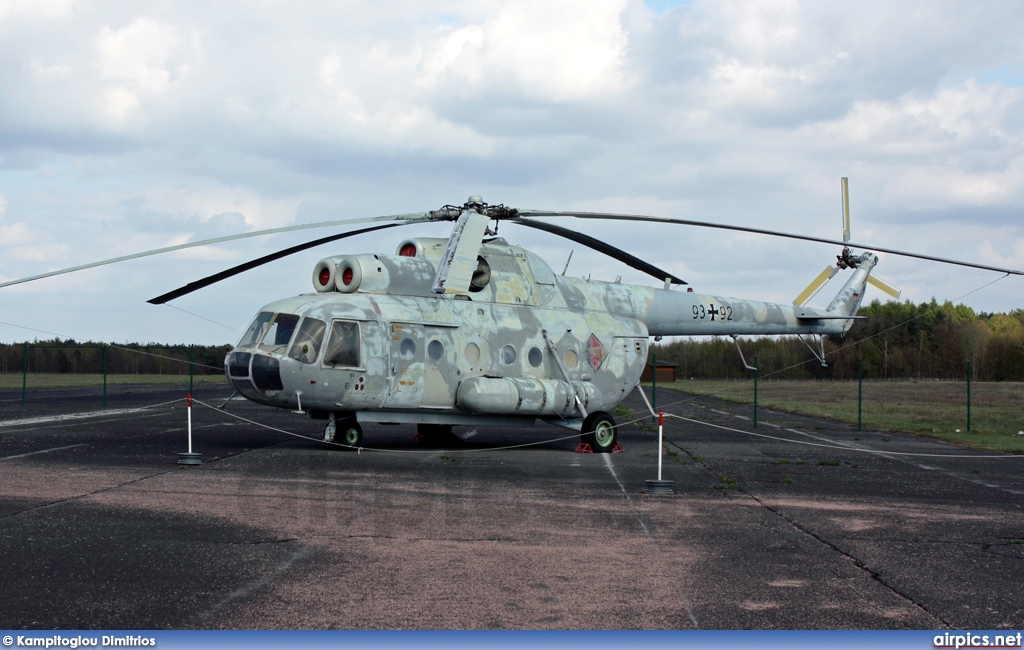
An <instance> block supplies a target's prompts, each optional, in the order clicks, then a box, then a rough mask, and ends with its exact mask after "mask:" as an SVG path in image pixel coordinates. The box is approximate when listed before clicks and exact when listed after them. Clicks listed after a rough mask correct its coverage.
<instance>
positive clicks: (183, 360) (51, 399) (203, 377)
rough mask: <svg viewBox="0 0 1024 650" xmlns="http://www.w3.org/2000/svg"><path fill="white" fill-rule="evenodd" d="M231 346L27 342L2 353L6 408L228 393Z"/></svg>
mask: <svg viewBox="0 0 1024 650" xmlns="http://www.w3.org/2000/svg"><path fill="white" fill-rule="evenodd" d="M228 347H229V346H223V347H220V348H217V347H208V346H182V345H179V346H164V345H124V346H122V345H108V344H95V343H85V344H80V343H22V344H15V345H4V346H3V347H2V349H0V357H2V358H0V363H2V372H0V404H2V405H4V406H12V405H21V406H31V405H40V404H58V403H59V404H60V405H61V406H69V405H75V406H79V407H81V408H86V409H88V408H104V407H111V406H119V405H125V404H128V403H132V404H134V403H137V402H139V399H140V398H144V397H145V396H146V395H147V394H152V393H164V394H168V393H170V394H173V393H178V392H180V395H181V397H184V396H185V395H186V394H194V395H195V394H200V395H201V394H207V393H208V394H214V393H218V394H219V393H222V392H223V391H224V390H225V389H226V388H227V387H228V384H227V381H226V380H225V377H224V366H223V362H224V354H225V353H226V352H227V350H228Z"/></svg>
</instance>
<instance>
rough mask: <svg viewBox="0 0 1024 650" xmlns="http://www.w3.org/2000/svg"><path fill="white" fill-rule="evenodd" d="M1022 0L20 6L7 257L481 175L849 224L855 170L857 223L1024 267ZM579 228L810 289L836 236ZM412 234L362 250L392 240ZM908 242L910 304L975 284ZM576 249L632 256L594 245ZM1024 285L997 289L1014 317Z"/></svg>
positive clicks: (703, 212) (135, 241)
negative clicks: (846, 191)
mask: <svg viewBox="0 0 1024 650" xmlns="http://www.w3.org/2000/svg"><path fill="white" fill-rule="evenodd" d="M1022 19H1024V10H1022V9H1021V8H1019V7H1017V6H1015V5H1013V4H1012V3H1000V2H977V3H969V4H966V5H965V4H963V3H957V2H951V1H950V2H930V3H920V4H915V5H911V6H907V5H905V4H904V5H901V4H893V3H889V2H882V1H881V0H879V1H873V0H870V1H869V2H867V4H863V5H860V6H858V10H857V11H855V12H851V11H849V10H848V8H847V7H843V6H841V5H836V4H833V3H807V2H798V1H796V0H792V1H788V0H787V1H778V2H757V3H749V2H738V1H732V0H720V1H714V2H706V1H701V0H696V1H695V2H693V3H691V4H688V5H684V6H678V7H674V8H672V9H669V10H665V11H663V12H661V13H659V14H655V13H654V12H653V11H651V10H649V9H647V8H646V7H645V6H644V5H643V3H641V2H640V1H639V0H600V1H597V2H593V3H588V4H587V5H586V6H581V5H580V4H579V3H576V2H569V1H568V0H558V1H556V2H541V1H540V0H527V1H526V2H506V1H504V0H487V1H476V0H474V1H472V2H470V1H469V0H452V1H451V2H446V3H445V4H444V5H424V4H423V3H420V2H411V1H409V0H398V1H397V2H393V3H391V2H389V3H375V2H364V1H362V0H353V1H352V2H348V3H345V4H343V5H338V4H335V5H327V6H325V5H322V4H319V3H303V2H300V3H298V4H295V3H279V2H268V3H258V4H254V5H249V6H247V7H246V8H245V10H244V11H240V10H239V9H238V7H237V6H235V5H232V4H230V3H222V2H212V3H207V4H203V5H176V4H173V3H171V4H159V3H158V4H141V5H112V4H103V3H101V4H73V3H71V2H49V3H43V2H31V3H24V2H11V1H10V0H8V1H7V2H3V1H2V0H0V36H2V38H0V114H2V115H4V119H3V120H2V121H0V188H2V190H3V196H4V197H6V199H9V203H10V205H8V206H7V207H6V208H5V210H0V219H2V220H0V227H2V228H4V231H3V232H0V237H2V239H0V274H3V275H4V276H6V277H14V276H20V275H28V274H31V273H34V272H37V271H39V270H44V269H43V268H40V267H45V268H51V267H53V266H57V265H60V264H62V263H63V262H64V261H67V263H68V264H72V263H79V262H85V261H90V260H92V259H95V258H98V257H104V256H106V255H107V254H108V253H109V254H114V252H117V253H120V252H130V251H131V250H133V249H138V248H151V247H157V246H162V245H166V244H167V243H170V242H174V241H184V240H186V239H197V238H205V237H208V236H216V235H220V234H227V232H229V231H231V230H233V229H240V230H251V229H256V228H267V227H274V226H279V225H285V224H288V223H292V222H294V221H295V220H308V221H313V220H326V219H334V218H345V217H349V216H368V215H373V214H395V213H400V212H407V211H413V210H427V209H432V208H437V207H440V205H443V204H444V203H456V202H461V201H462V200H464V199H465V197H466V196H467V195H469V194H476V193H482V194H483V195H484V196H485V198H487V199H488V200H492V201H495V202H504V203H506V204H512V205H515V206H522V207H552V208H582V209H591V210H616V211H619V210H621V211H627V212H640V213H650V214H664V215H668V216H678V217H683V218H696V219H705V220H710V221H717V222H725V223H737V224H743V225H753V226H758V227H765V228H770V229H776V230H786V231H798V232H809V233H810V234H815V235H820V236H827V237H835V236H837V235H838V224H839V202H838V179H839V177H840V176H850V177H851V185H852V188H853V197H852V200H853V204H854V206H853V208H854V218H855V233H856V236H857V237H858V238H862V239H863V238H868V237H871V238H874V237H878V238H880V239H879V240H877V243H878V244H879V245H885V246H891V247H896V248H900V247H907V248H913V249H915V250H919V249H925V250H926V252H930V253H933V254H938V255H944V256H948V257H954V258H955V257H972V258H973V256H978V257H979V258H980V257H987V256H992V258H993V259H996V258H998V259H1000V260H1005V262H1004V263H1007V264H1009V263H1011V262H1013V260H1014V259H1019V256H1020V244H1019V242H1021V241H1022V240H1024V233H1022V230H1021V228H1022V226H1021V225H1020V223H1019V218H1018V217H1017V215H1019V214H1020V212H1021V209H1022V208H1024V187H1022V185H1024V182H1022V181H1021V180H1020V179H1024V151H1022V142H1021V139H1022V136H1021V134H1022V133H1024V96H1022V93H1024V89H1021V88H1017V87H1012V84H1009V85H1008V84H1006V83H1004V82H1003V81H1001V80H1000V79H1001V78H1000V79H996V78H993V77H992V75H991V71H993V70H1004V71H1017V72H1018V73H1019V72H1020V71H1021V70H1024V45H1022V42H1021V39H1019V35H1018V34H1017V31H1018V30H1016V29H1015V26H1016V25H1019V24H1020V23H1021V20H1022ZM1003 76H1004V77H1005V75H1003ZM984 80H989V81H984ZM55 224H60V225H59V226H57V225H55ZM924 226H926V227H924ZM579 227H580V229H581V230H584V231H586V232H588V233H589V234H593V235H595V236H598V237H604V238H607V239H609V240H611V241H612V242H614V243H616V244H617V245H620V246H622V247H623V248H626V249H628V250H630V251H631V252H634V253H635V254H639V255H642V256H644V257H650V258H651V259H652V261H654V262H656V263H659V264H660V265H662V266H664V267H666V268H669V269H670V270H676V269H678V270H680V272H681V273H683V272H685V273H684V274H685V275H687V276H688V277H689V276H692V277H694V278H696V279H697V280H699V281H700V284H701V287H700V288H701V289H704V290H709V291H715V292H720V293H732V294H738V295H748V296H751V297H757V296H761V297H770V298H776V299H780V300H789V299H790V298H791V296H792V294H793V293H794V292H795V291H799V289H800V288H802V286H803V285H805V284H806V282H807V281H808V280H809V279H810V278H811V277H813V275H814V274H816V273H817V272H818V271H819V270H820V267H821V265H822V264H823V263H824V261H825V260H826V259H828V258H829V257H831V256H832V255H834V252H833V251H831V249H828V248H827V247H826V248H822V247H820V246H812V245H804V244H795V243H791V242H774V241H771V240H765V239H764V238H756V237H754V238H750V237H736V236H731V235H726V234H725V233H721V232H703V231H692V230H682V229H670V230H665V229H661V228H660V227H654V226H651V227H647V226H644V227H625V226H621V225H616V224H608V223H600V224H597V223H595V224H580V225H579ZM520 230H522V229H520ZM520 230H516V229H514V228H509V229H508V231H507V232H505V231H503V234H505V235H507V236H509V237H511V238H513V239H514V240H515V241H521V242H523V243H529V244H531V245H537V246H539V247H540V248H541V249H542V250H544V251H545V252H546V253H545V256H546V257H547V258H548V259H549V261H551V262H552V264H553V265H556V266H557V265H560V264H561V263H564V259H565V256H566V254H567V249H568V246H562V245H561V244H558V243H555V242H554V241H553V240H551V239H550V238H546V236H543V237H542V236H539V235H536V234H534V233H524V232H520ZM430 234H433V235H438V234H441V233H440V232H438V231H437V229H433V230H430ZM394 239H395V237H394V236H392V235H390V234H389V235H388V236H382V237H379V238H369V239H363V240H359V241H358V242H356V241H353V242H351V243H346V244H345V247H344V249H345V250H359V249H362V248H364V247H366V248H368V249H372V250H381V251H384V252H391V251H392V250H393V246H394V243H395V241H394ZM17 242H20V243H21V245H16V243H17ZM279 243H280V242H276V241H275V242H257V241H247V242H246V243H245V244H244V245H243V244H238V245H231V246H225V247H223V248H219V249H215V250H211V251H204V252H193V253H190V254H188V257H189V259H190V262H189V264H188V265H187V266H186V267H185V268H184V269H183V268H182V267H181V264H180V261H178V260H179V258H181V257H185V255H180V256H176V257H175V259H174V260H169V261H162V260H159V259H153V260H150V261H147V262H145V263H141V262H140V263H132V266H131V270H132V274H133V283H135V284H133V285H132V286H137V287H139V289H138V291H139V293H140V296H138V297H142V295H141V294H142V293H143V292H144V290H145V289H146V288H147V287H154V286H158V285H160V286H162V285H164V284H173V281H176V280H177V279H178V278H179V276H182V275H183V274H185V275H188V274H194V275H195V276H197V277H198V276H201V275H203V274H204V273H206V272H208V271H209V272H212V271H214V270H219V265H220V264H222V263H223V262H224V261H226V260H227V259H228V258H236V257H238V258H241V257H248V256H250V255H251V256H257V255H258V254H262V253H264V252H267V251H268V250H269V249H271V248H273V247H274V246H277V245H278V244H279ZM548 251H549V252H550V253H548ZM325 254H326V253H325ZM317 255H319V252H316V253H311V254H310V256H311V257H315V256H317ZM19 256H20V257H19ZM317 259H318V258H317ZM176 261H178V263H177V265H176V264H175V262H176ZM313 261H315V260H313ZM883 262H884V264H885V267H884V269H885V270H884V275H885V276H886V277H887V279H889V280H891V281H892V282H894V283H896V284H897V285H900V286H903V287H904V289H906V290H907V293H905V296H906V297H907V298H909V299H912V300H918V299H922V298H923V299H927V298H929V297H930V296H928V295H924V296H922V295H920V292H928V291H932V292H937V291H945V290H947V289H945V288H944V286H939V285H937V284H936V283H935V282H934V281H933V280H934V278H935V277H942V278H948V282H949V283H950V287H949V288H948V291H950V292H959V293H965V292H966V289H965V287H964V286H962V283H965V282H968V281H969V280H966V279H962V278H965V277H973V276H965V275H961V274H958V273H947V272H946V271H945V270H943V271H940V272H936V271H935V270H934V269H933V268H931V267H929V270H928V271H921V268H922V267H921V263H920V262H904V261H900V260H896V259H892V257H891V256H889V257H887V258H886V259H884V260H883ZM311 263H312V262H309V261H308V260H305V259H302V260H296V261H295V262H294V265H293V263H292V262H290V261H289V262H282V263H281V266H279V267H275V271H274V273H272V274H271V275H273V280H272V281H271V280H270V279H267V278H268V277H269V276H259V277H261V278H262V279H261V281H260V282H250V281H247V280H238V284H232V285H231V291H230V292H225V293H218V294H217V296H218V297H219V300H216V299H211V300H210V301H209V308H210V309H215V310H216V309H230V310H232V313H236V312H240V311H245V310H248V309H254V308H255V307H253V305H251V304H249V303H245V304H244V305H242V306H238V304H236V303H234V302H233V301H235V300H236V298H238V299H239V300H240V298H239V296H241V295H243V294H245V295H247V296H250V294H249V293H246V292H252V293H251V296H250V297H249V298H247V300H249V301H250V302H259V301H260V300H262V299H264V298H266V299H270V298H274V297H278V296H277V295H276V293H275V292H285V294H286V293H287V292H288V291H296V290H299V291H301V290H307V289H308V286H307V285H308V277H307V276H308V274H309V266H310V264H311ZM1017 265H1018V266H1019V265H1021V263H1020V262H1018V263H1017ZM573 267H574V268H577V269H580V270H581V271H582V270H583V269H589V270H590V271H591V272H597V273H599V272H604V270H605V269H606V268H610V267H609V266H608V264H607V263H605V262H603V261H601V260H599V259H598V258H597V257H593V258H591V257H588V256H587V254H584V253H583V252H581V251H577V253H576V255H575V256H574V262H573ZM608 272H609V273H611V276H612V277H614V275H616V274H618V273H619V271H618V270H615V271H611V270H609V271H608ZM89 273H91V275H85V276H84V277H87V278H89V282H84V283H83V282H82V281H80V280H79V279H77V278H75V279H70V278H69V279H68V280H67V281H66V282H53V283H48V284H46V291H47V292H48V293H59V292H60V291H61V290H62V287H71V286H74V287H76V288H77V289H78V290H79V291H85V292H92V291H97V292H102V290H103V287H102V286H96V285H97V283H99V282H101V281H107V279H109V278H114V279H115V281H116V278H117V271H111V272H110V274H108V272H106V271H103V272H100V271H96V272H89ZM629 273H630V272H629V271H625V272H623V275H624V277H627V278H628V277H631V276H629ZM901 275H902V276H903V279H902V280H906V281H901V277H900V276H901ZM172 278H173V280H172ZM291 278H297V279H296V280H295V283H296V284H295V286H297V287H298V288H297V289H295V288H293V285H292V284H291ZM634 279H637V280H639V279H640V278H634ZM286 280H287V282H286ZM644 281H646V280H644ZM943 281H944V282H945V281H946V280H943ZM278 282H281V283H282V284H277V283H278ZM167 288H170V287H167ZM124 290H125V291H126V292H128V293H131V292H132V291H134V289H132V288H131V287H127V288H125V289H124ZM18 295H24V296H31V295H32V292H25V293H24V294H21V293H19V294H18ZM133 295H134V294H133ZM957 295H959V294H957ZM1017 295H1020V292H1016V293H1013V292H1010V291H1004V290H1003V289H999V290H998V291H997V292H996V294H994V295H991V296H981V297H978V296H972V299H977V300H979V301H982V300H984V301H988V302H986V303H985V304H984V306H983V307H982V308H986V309H989V310H991V309H996V308H1001V309H1009V308H1014V307H1019V306H1021V305H1020V304H1019V299H1018V298H1016V296H1017ZM144 297H146V298H148V297H151V296H150V295H146V296H144ZM126 299H127V298H126ZM195 299H196V300H197V301H199V300H203V299H204V298H201V297H196V298H195ZM228 303H232V304H231V305H229V304H228ZM980 305H981V303H979V306H980ZM256 306H258V305H256ZM11 308H13V309H19V310H21V312H22V313H30V311H31V309H32V307H31V306H29V305H28V304H27V303H26V304H25V305H23V306H18V305H11ZM207 315H211V314H207ZM246 317H247V315H246V316H242V317H240V318H241V319H242V320H244V319H245V318H246ZM97 322H98V323H101V322H102V318H99V317H97ZM138 322H140V323H141V322H143V321H142V320H140V321H138ZM69 327H72V326H69ZM96 327H97V328H99V327H100V325H97V326H96ZM154 327H156V326H155V325H154ZM72 328H73V327H72ZM72 333H73V334H75V335H78V336H83V335H82V334H78V333H76V332H72ZM90 335H91V336H93V337H96V338H100V337H106V338H109V336H107V335H106V334H102V333H85V336H90ZM220 335H221V333H220V332H213V333H211V334H210V336H220ZM118 338H121V339H123V338H147V336H145V335H138V336H136V335H133V334H124V335H119V336H118ZM153 338H160V337H158V336H156V335H155V334H154V335H153Z"/></svg>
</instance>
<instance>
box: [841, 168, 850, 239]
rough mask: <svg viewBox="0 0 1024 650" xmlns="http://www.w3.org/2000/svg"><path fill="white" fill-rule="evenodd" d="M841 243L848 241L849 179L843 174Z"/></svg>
mask: <svg viewBox="0 0 1024 650" xmlns="http://www.w3.org/2000/svg"><path fill="white" fill-rule="evenodd" d="M842 185H843V243H844V244H845V243H848V242H849V241H850V181H849V179H847V178H846V177H845V176H843V182H842Z"/></svg>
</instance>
